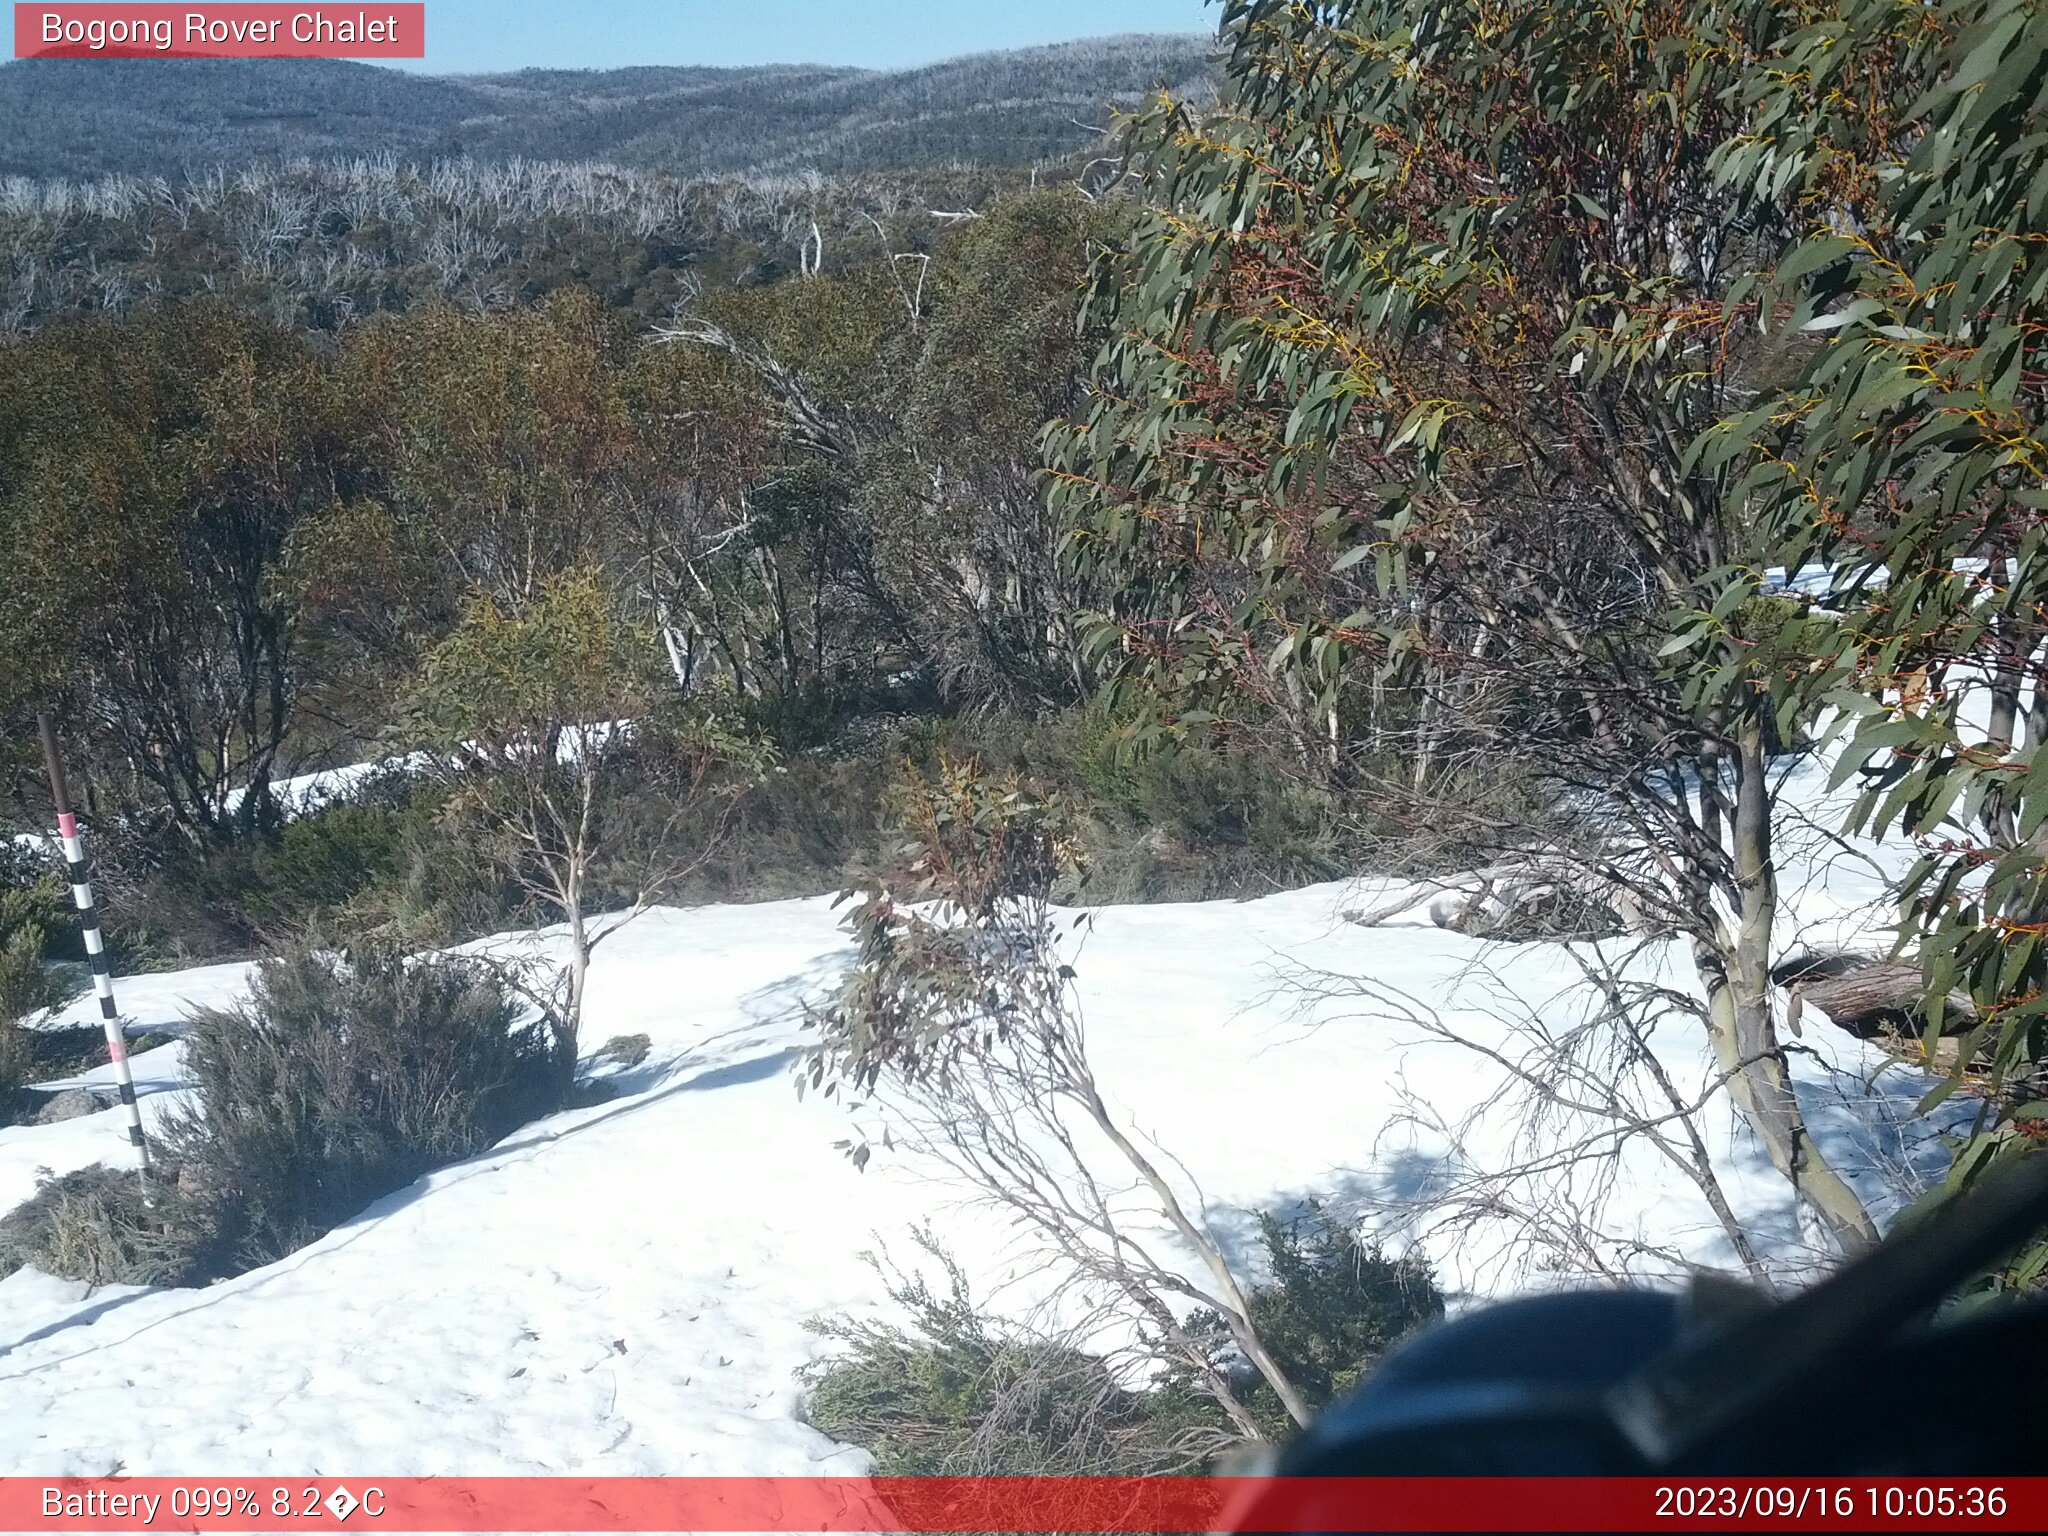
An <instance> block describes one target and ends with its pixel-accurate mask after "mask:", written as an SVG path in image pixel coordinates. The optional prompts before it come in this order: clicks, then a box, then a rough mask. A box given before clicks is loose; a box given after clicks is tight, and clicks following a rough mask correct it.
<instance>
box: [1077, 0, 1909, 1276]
mask: <svg viewBox="0 0 2048 1536" xmlns="http://www.w3.org/2000/svg"><path fill="white" fill-rule="evenodd" d="M1800 19H1801V18H1800V17H1799V16H1797V15H1795V14H1794V12H1793V9H1791V8H1775V7H1771V6H1764V5H1758V6H1751V5H1726V4H1715V3H1708V4H1699V3H1688V4H1678V3H1651V4H1646V5H1640V6H1632V7H1627V8H1623V9H1616V8H1614V7H1612V6H1608V5H1603V4H1595V3H1591V0H1584V3H1581V0H1566V3H1564V4H1561V5H1560V4H1552V3H1546V4H1534V3H1522V0H1509V3H1506V4H1477V3H1468V0H1332V3H1327V4H1300V3H1292V0H1232V3H1231V4H1229V5H1227V6H1226V8H1225V21H1224V38H1225V41H1226V44H1227V46H1228V49H1229V61H1228V83H1227V86H1226V89H1225V91H1224V96H1223V101H1222V103H1221V105H1220V107H1219V108H1218V109H1217V110H1215V111H1213V112H1195V111H1191V110H1189V109H1188V108H1186V107H1184V106H1182V105H1180V104H1177V103H1175V102H1173V101H1171V100H1163V101H1161V102H1159V103H1158V104H1156V105H1155V106H1154V107H1152V108H1151V109H1150V110H1148V112H1147V113H1146V114H1145V115H1144V116H1142V117H1141V118H1140V119H1139V120H1138V121H1137V122H1136V124H1135V125H1134V139H1133V154H1134V159H1135V163H1136V165H1137V167H1138V168H1139V169H1140V170H1141V171H1142V174H1143V176H1144V178H1145V181H1146V185H1147V188H1148V191H1149V202H1150V211H1149V212H1148V213H1147V214H1146V216H1145V217H1144V218H1143V220H1142V221H1141V222H1140V224H1139V226H1138V228H1137V229H1136V231H1135V232H1134V234H1133V235H1132V236H1131V238H1130V239H1129V240H1128V242H1126V243H1125V244H1124V246H1123V247H1122V248H1121V249H1120V250H1117V251H1115V252H1113V253H1112V254H1111V255H1110V256H1109V257H1108V258H1107V259H1106V261H1105V262H1104V264H1103V266H1102V268H1101V272H1100V276H1099V280H1098V284H1097V288H1096V294H1095V304H1096V311H1097V315H1098V317H1099V318H1100V319H1101V320H1102V321H1103V322H1104V323H1105V324H1106V325H1107V326H1108V327H1109V330H1110V333H1111V340H1110V341H1109V343H1108V344H1107V346H1106V347H1105V348H1104V350H1103V352H1102V353H1101V355H1100V357H1099V359H1098V362H1097V368H1096V376H1095V387H1094V394H1093V399H1092V401H1091V402H1090V405H1089V409H1088V410H1087V412H1086V414H1085V416H1084V417H1083V418H1082V419H1079V420H1076V421H1073V422H1071V423H1067V424H1065V425H1061V426H1058V427H1056V428H1055V429H1054V430H1053V431H1052V432H1051V434H1050V436H1049V442H1048V455H1049V464H1050V467H1051V470H1052V473H1053V476H1054V480H1055V487H1056V490H1055V494H1056V496H1057V497H1058V499H1059V501H1060V503H1061V504H1062V505H1063V506H1064V507H1065V509H1066V513H1067V517H1068V520H1069V523H1070V526H1071V529H1072V532H1071V534H1070V540H1071V549H1072V552H1073V555H1074V557H1075V559H1076V560H1077V561H1078V562H1079V563H1080V564H1081V565H1082V566H1083V567H1084V568H1086V569H1089V570H1092V571H1096V572H1099V573H1105V574H1106V575H1108V576H1110V577H1113V582H1112V584H1111V585H1112V589H1113V590H1114V591H1115V592H1116V594H1117V596H1116V598H1115V599H1114V601H1113V602H1112V603H1111V604H1110V605H1109V606H1108V608H1107V609H1106V610H1105V611H1104V612H1103V613H1102V614H1101V615H1100V623H1099V625H1098V627H1097V631H1096V635H1097V643H1098V645H1099V646H1100V648H1101V651H1102V652H1103V654H1105V655H1106V656H1107V657H1109V658H1111V659H1112V660H1113V661H1114V662H1115V663H1116V665H1117V666H1118V668H1119V671H1120V676H1119V680H1118V683H1117V685H1116V686H1117V689H1118V691H1119V692H1120V693H1121V694H1123V695H1124V696H1126V697H1128V698H1130V699H1131V700H1133V701H1137V702H1138V704H1139V707H1142V708H1144V709H1146V710H1147V711H1149V713H1150V718H1151V722H1152V723H1151V724H1150V725H1149V726H1148V727H1147V728H1146V734H1147V735H1148V736H1151V737H1154V738H1158V737H1165V738H1169V739H1177V738H1180V737H1183V736H1185V735H1188V734H1191V733H1198V732H1200V733H1216V732H1224V733H1231V732H1236V733H1258V734H1262V735H1264V736H1266V737H1267V738H1269V739H1270V740H1271V741H1272V742H1273V743H1274V744H1275V745H1276V746H1278V747H1279V748H1280V749H1281V750H1282V751H1283V752H1284V753H1285V754H1286V755H1287V756H1288V757H1289V758H1291V760H1292V761H1293V762H1295V763H1296V764H1297V765H1298V766H1299V768H1300V769H1301V771H1303V772H1305V773H1312V774H1315V775H1317V776H1319V777H1320V778H1322V779H1324V780H1325V781H1326V782H1327V783H1329V784H1330V785H1332V786H1333V787H1335V788H1337V789H1338V790H1340V791H1341V792H1343V793H1345V794H1348V795H1351V796H1354V797H1359V798H1361V799H1362V798H1365V797H1372V796H1381V797H1391V796H1397V795H1401V796H1410V797H1413V798H1415V799H1417V800H1419V801H1421V802H1424V803H1426V804H1427V805H1428V806H1429V808H1430V809H1429V813H1428V814H1429V815H1430V816H1431V817H1432V818H1435V819H1437V820H1439V821H1441V820H1443V819H1445V818H1451V819H1460V818H1462V820H1463V823H1464V824H1465V825H1466V827H1467V828H1468V829H1469V830H1470V832H1471V834H1472V835H1471V838H1470V839H1468V840H1469V841H1479V842H1485V841H1488V840H1491V842H1492V845H1493V846H1494V847H1495V848H1497V849H1499V848H1506V849H1513V848H1514V847H1516V846H1517V845H1519V846H1521V847H1522V848H1524V849H1526V848H1527V847H1528V845H1529V843H1530V842H1531V841H1532V840H1536V839H1538V838H1544V839H1550V840H1552V841H1553V842H1555V843H1557V844H1558V845H1560V846H1554V847H1549V848H1543V849H1541V850H1540V851H1541V852H1543V853H1544V854H1545V855H1546V856H1551V855H1553V854H1555V853H1556V852H1558V851H1560V847H1561V850H1562V851H1564V852H1566V853H1569V854H1570V855H1572V856H1573V857H1576V858H1577V859H1579V860H1580V861H1582V863H1583V865H1584V866H1585V867H1586V868H1587V869H1588V870H1589V871H1590V872H1592V873H1593V874H1596V875H1597V876H1598V877H1599V878H1600V879H1601V880H1603V881H1606V882H1609V883H1612V882H1616V881H1619V882H1624V883H1626V884H1627V885H1628V886H1629V887H1631V889H1632V890H1633V892H1634V894H1635V898H1636V902H1637V905H1639V906H1640V907H1642V908H1643V909H1645V911H1646V912H1647V915H1648V917H1649V919H1650V920H1651V921H1652V922H1653V923H1654V924H1655V925H1656V926H1657V927H1658V928H1660V929H1661V930H1663V931H1668V932H1673V933H1676V934H1678V935H1680V936H1681V937H1682V938H1683V940H1684V941H1685V942H1686V943H1687V945H1688V946H1689V948H1690V951H1691V954H1692V957H1693V960H1694V962H1695V964H1696V967H1697V970H1698V972H1699V975H1700V978H1701V981H1702V984H1703V993H1704V1006H1703V1007H1701V1008H1699V1009H1698V1010H1697V1013H1698V1019H1699V1023H1700V1024H1701V1026H1702V1027H1703V1028H1704V1029H1705V1031H1706V1033H1707V1035H1708V1037H1709V1038H1710V1040H1711V1042H1712V1046H1713V1051H1714V1055H1715V1058H1716V1060H1717V1062H1718V1064H1719V1078H1720V1081H1721V1083H1722V1084H1723V1085H1725V1087H1726V1089H1727V1090H1728V1092H1729V1093H1730V1095H1731V1096H1732V1098H1733V1100H1734V1102H1735V1103H1736V1105H1737V1106H1738V1107H1739V1108H1740V1110H1741V1111H1742V1113H1743V1114H1744V1116H1745V1118H1746V1119H1747V1121H1748V1123H1749V1124H1750V1126H1751V1127H1752V1128H1753V1130H1754V1131H1755V1133H1756V1135H1757V1137H1758V1138H1759V1140H1760V1141H1761V1143H1762V1145H1763V1146H1764V1148H1765V1149H1767V1151H1768V1154H1769V1156H1770V1158H1771V1160H1772V1162H1773V1163H1774V1164H1775V1165H1776V1166H1777V1168H1778V1169H1779V1170H1780V1171H1781V1172H1782V1173H1783V1174H1784V1175H1785V1177H1786V1178H1787V1179H1788V1180H1790V1181H1791V1182H1792V1184H1793V1185H1794V1187H1795V1188H1796V1190H1797V1193H1798V1195H1799V1197H1800V1199H1801V1201H1802V1202H1803V1204H1804V1206H1805V1208H1806V1209H1807V1210H1808V1211H1809V1212H1810V1213H1811V1215H1812V1216H1813V1217H1814V1218H1815V1219H1816V1221H1817V1223H1818V1225H1819V1226H1820V1227H1821V1228H1822V1229H1823V1230H1824V1231H1825V1232H1826V1233H1827V1235H1828V1236H1829V1238H1831V1240H1832V1242H1833V1244H1834V1245H1835V1246H1836V1247H1838V1248H1839V1249H1841V1250H1843V1251H1845V1252H1854V1251H1857V1250H1859V1249H1861V1248H1863V1247H1865V1246H1867V1245H1868V1244H1870V1243H1871V1242H1872V1241H1873V1240H1874V1239H1875V1237H1876V1228H1875V1226H1874V1224H1873V1221H1872V1219H1871V1217H1870V1215H1869V1214H1868V1212H1867V1211H1866V1210H1865V1208H1864V1206H1863V1203H1862V1201H1861V1200H1860V1198H1859V1197H1858V1195H1857V1193H1856V1192H1855V1190H1854V1189H1853V1188H1852V1187H1851V1186H1850V1184H1849V1183H1848V1182H1847V1181H1846V1180H1845V1179H1844V1178H1843V1177H1842V1176H1841V1174H1840V1173H1839V1172H1838V1171H1837V1170H1836V1169H1835V1168H1834V1167H1832V1166H1831V1165H1830V1163H1829V1162H1828V1160H1827V1158H1826V1157H1825V1156H1824V1155H1823V1154H1822V1152H1821V1150H1820V1148H1819V1147H1818V1146H1816V1145H1815V1142H1814V1139H1813V1137H1812V1136H1811V1135H1810V1134H1809V1131H1808V1127H1807V1125H1806V1122H1805V1120H1804V1117H1803V1115H1802V1113H1801V1110H1800V1107H1799V1105H1798V1103H1797V1101H1796V1099H1795V1098H1794V1095H1793V1093H1792V1089H1791V1083H1790V1074H1789V1069H1788V1061H1787V1053H1786V1047H1785V1044H1784V1042H1783V1040H1782V1039H1781V1038H1780V1034H1779V1028H1778V1021H1777V1019H1776V1017H1775V1014H1774V1006H1773V995H1772V990H1771V987H1772V984H1771V979H1770V974H1769V968H1770V964H1771V960H1772V946H1773V942H1774V936H1775V934H1776V931H1777V927H1778V894H1777V878H1778V877H1777V859H1776V850H1775V848H1774V845H1773V837H1772V814H1771V813H1772V805H1773V797H1774V792H1773V780H1772V773H1771V758H1772V755H1773V751H1774V748H1775V747H1776V745H1777V743H1779V742H1780V741H1782V740H1784V739H1786V738H1788V737H1790V736H1791V735H1792V734H1793V733H1794V732H1796V731H1797V730H1798V729H1799V727H1800V723H1801V716H1800V714H1799V711H1800V709H1801V708H1803V707H1804V702H1803V701H1804V698H1805V696H1804V695H1803V694H1801V693H1800V692H1799V691H1798V690H1795V689H1793V688H1791V687H1790V686H1789V685H1788V682H1787V679H1786V677H1785V675H1784V673H1785V668H1784V667H1783V666H1782V665H1781V664H1780V661H1781V658H1783V657H1784V656H1786V655H1788V654H1790V653H1792V652H1795V651H1796V649H1797V645H1796V640H1797V636H1798V626H1800V625H1802V624H1804V623H1805V622H1806V619H1805V616H1804V615H1802V614H1800V613H1799V612H1798V611H1797V610H1796V609H1794V608H1791V607H1790V606H1789V605H1783V604H1774V603H1770V602H1766V601H1759V600H1758V593H1759V588H1760V580H1759V577H1760V571H1759V570H1758V568H1757V567H1758V566H1759V564H1760V557H1761V556H1762V554H1763V551H1764V549H1765V547H1766V545H1765V541H1764V538H1763V535H1762V534H1761V533H1760V531H1759V530H1758V528H1757V527H1756V526H1755V522H1754V519H1753V518H1752V517H1751V515H1750V513H1749V510H1748V508H1747V505H1746V503H1745V501H1744V500H1743V498H1742V496H1741V495H1739V494H1738V493H1737V487H1738V485H1739V483H1740V480H1741V477H1742V475H1743V473H1744V472H1745V470H1746V468H1747V467H1748V461H1747V459H1745V457H1744V456H1743V455H1741V454H1735V455H1731V456H1729V457H1725V458H1714V457H1706V456H1701V455H1697V454H1695V453H1694V452H1693V448H1694V445H1695V443H1696V442H1697V441H1698V440H1699V439H1700V437H1701V436H1702V434H1703V433H1705V432H1706V431H1707V430H1708V429H1709V428H1711V427H1713V426H1714V425H1715V424H1716V423H1717V422H1719V421H1720V420H1722V419H1723V418H1724V417H1726V416H1728V415H1730V414H1731V413H1734V412H1736V411H1738V410H1740V409H1742V408H1745V407H1747V406H1748V405H1750V404H1752V403H1754V402H1755V400H1757V399H1758V398H1759V397H1760V395H1762V394H1763V393H1764V392H1765V391H1767V389H1768V388H1769V385H1770V381H1771V379H1772V378H1773V377H1774V375H1775V374H1776V373H1778V372H1782V371H1784V370H1785V369H1786V368H1787V366H1788V364H1787V363H1786V362H1785V361H1784V359H1783V358H1782V357H1780V356H1779V355H1777V354H1776V353H1774V352H1773V351H1772V350H1771V349H1770V348H1769V347H1768V346H1766V345H1765V344H1763V343H1761V342H1760V341H1759V340H1758V338H1757V336H1756V333H1755V330H1754V327H1753V326H1752V327H1750V328H1749V329H1744V327H1743V326H1742V325H1741V324H1740V323H1739V322H1738V320H1737V318H1736V311H1735V310H1734V309H1732V308H1731V307H1730V306H1731V300H1739V299H1740V298H1741V296H1742V294H1743V292H1744V290H1745V289H1746V287H1748V286H1749V285H1750V284H1751V283H1752V282H1753V279H1752V278H1751V277H1750V274H1751V273H1752V272H1753V271H1754V269H1755V267H1756V266H1757V264H1758V263H1759V261H1762V260H1768V259H1769V257H1770V256H1771V255H1772V254H1774V253H1775V250H1776V249H1777V247H1778V244H1779V243H1780V242H1781V240H1782V239H1783V238H1784V233H1785V232H1784V230H1783V229H1782V228H1781V226H1780V222H1779V219H1778V214H1777V212H1776V209H1775V206H1774V205H1771V204H1768V203H1760V204H1758V205H1757V206H1756V207H1755V208H1753V209H1751V210H1749V211H1748V212H1746V213H1738V211H1737V209H1736V208H1735V206H1734V201H1733V199H1732V198H1731V197H1730V196H1729V195H1728V194H1727V192H1726V191H1725V189H1724V187H1723V185H1722V184H1721V182H1720V181H1719V180H1718V179H1717V165H1716V162H1715V158H1714V156H1715V151H1716V149H1717V147H1718V146H1720V145H1721V144H1722V143H1723V142H1724V141H1729V140H1733V139H1737V138H1739V137H1740V136H1741V135H1742V134H1743V133H1745V132H1746V131H1748V130H1749V129H1750V127H1751V126H1752V125H1753V121H1754V117H1755V113H1754V108H1753V106H1752V104H1751V100H1750V87H1751V84H1752V80H1751V69H1752V67H1753V65H1754V64H1755V63H1756V61H1757V60H1758V58H1759V57H1760V55H1761V52H1763V51H1767V50H1768V48H1769V47H1770V45H1771V42H1772V40H1773V39H1774V38H1776V37H1779V36H1782V35H1784V34H1785V33H1786V32H1788V31H1790V30H1793V29H1795V28H1796V27H1797V25H1798V24H1799V22H1800ZM1731 571H1734V572H1737V573H1740V574H1738V575H1737V576H1735V577H1731V576H1730V575H1729V573H1730V572H1731ZM1510 768H1512V769H1513V770H1515V771H1517V772H1520V773H1523V774H1527V775H1530V776H1532V777H1533V778H1534V779H1535V780H1536V781H1537V783H1538V784H1539V785H1540V786H1541V787H1542V788H1543V790H1544V791H1545V794H1544V798H1545V799H1546V800H1547V801H1548V802H1549V803H1550V804H1552V805H1554V806H1555V807H1557V812H1556V816H1557V820H1556V823H1555V825H1553V826H1550V827H1547V828H1544V829H1541V830H1538V829H1534V828H1530V827H1528V826H1526V825H1517V824H1514V823H1513V822H1512V821H1507V820H1502V819H1499V818H1491V819H1490V818H1489V817H1488V816H1486V815H1485V814H1483V813H1482V812H1480V811H1478V810H1475V809H1472V808H1471V807H1470V806H1469V805H1461V804H1460V801H1459V799H1458V797H1457V796H1455V795H1453V794H1450V793H1444V794H1440V795H1432V793H1431V786H1432V785H1434V784H1440V783H1446V782H1448V778H1447V776H1448V775H1449V774H1450V772H1451V771H1452V770H1453V769H1456V770H1459V771H1462V772H1463V773H1465V774H1466V775H1467V777H1468V779H1469V777H1470V776H1471V775H1472V774H1473V772H1474V771H1475V770H1476V771H1477V772H1478V773H1480V774H1481V775H1497V774H1499V773H1501V772H1502V771H1504V770H1507V769H1510Z"/></svg>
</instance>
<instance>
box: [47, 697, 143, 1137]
mask: <svg viewBox="0 0 2048 1536" xmlns="http://www.w3.org/2000/svg"><path fill="white" fill-rule="evenodd" d="M36 728H37V729H38V730H39V731H41V732H42V737H43V766H44V767H46V768H48V769H49V770H50V794H51V796H52V798H53V799H55V801H56V802H57V835H58V837H60V838H61V839H63V843H64V864H65V868H66V869H67V871H68V872H69V874H70V879H71V900H72V901H73V902H74V903H75V904H76V905H77V907H78V926H79V927H80V929H82V930H83V931H84V934H85V953H86V958H87V959H88V960H89V961H90V962H91V964H92V989H93V991H94V992H95V993H97V994H98V996H99V1000H100V1023H101V1024H102V1025H103V1026H104V1027H105V1029H106V1032H107V1056H108V1059H110V1060H111V1061H112V1062H113V1064H114V1078H115V1080H116V1081H117V1082H118V1083H119V1084H120V1087H121V1104H122V1106H123V1107H124V1108H125V1109H126V1110H127V1111H128V1142H129V1145H130V1146H132V1147H133V1148H134V1149H135V1162H136V1166H137V1167H138V1168H139V1169H140V1170H141V1172H142V1175H143V1177H144V1178H147V1177H148V1176H149V1146H148V1144H147V1143H146V1142H144V1141H143V1139H142V1106H141V1105H139V1104H138V1103H136V1102H135V1074H134V1073H133V1072H132V1071H131V1070H130V1069H129V1066H128V1037H127V1036H126V1035H125V1034H123V1033H122V1030H121V1017H120V1015H119V1014H118V1013H116V1012H115V1011H114V977H113V974H112V971H111V969H110V967H109V963H108V960H107V941H106V938H105V936H104V935H103V934H102V933H101V932H100V914H99V909H98V908H97V907H96V906H94V905H93V899H92V882H91V880H89V879H88V878H87V875H86V867H85V839H84V838H82V837H80V836H79V835H78V818H77V817H76V816H74V815H72V814H71V794H70V791H69V790H67V789H66V788H65V787H64V764H63V761H62V760H61V759H60V758H59V757H58V756H57V733H56V731H55V730H53V729H52V728H51V726H50V717H49V716H48V715H37V716H36Z"/></svg>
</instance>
